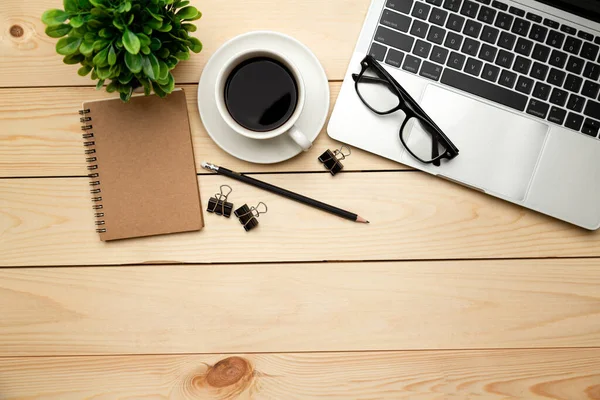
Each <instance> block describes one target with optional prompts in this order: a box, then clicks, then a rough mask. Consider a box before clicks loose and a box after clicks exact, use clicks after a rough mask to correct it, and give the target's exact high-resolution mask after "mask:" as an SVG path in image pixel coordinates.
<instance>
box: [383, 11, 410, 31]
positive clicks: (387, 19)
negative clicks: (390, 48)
mask: <svg viewBox="0 0 600 400" xmlns="http://www.w3.org/2000/svg"><path fill="white" fill-rule="evenodd" d="M411 22H412V20H411V19H410V18H409V17H407V16H406V15H403V14H398V13H396V12H393V11H390V10H384V11H383V15H382V16H381V21H379V23H380V24H381V25H385V26H389V27H390V28H394V29H397V30H399V31H401V32H408V29H409V28H410V23H411Z"/></svg>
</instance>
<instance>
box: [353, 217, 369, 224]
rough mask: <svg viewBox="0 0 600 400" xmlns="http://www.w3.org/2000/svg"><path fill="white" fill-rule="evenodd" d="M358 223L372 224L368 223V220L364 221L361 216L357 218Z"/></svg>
mask: <svg viewBox="0 0 600 400" xmlns="http://www.w3.org/2000/svg"><path fill="white" fill-rule="evenodd" d="M356 222H361V223H363V224H370V222H369V221H367V220H366V219H364V218H363V217H360V216H357V217H356Z"/></svg>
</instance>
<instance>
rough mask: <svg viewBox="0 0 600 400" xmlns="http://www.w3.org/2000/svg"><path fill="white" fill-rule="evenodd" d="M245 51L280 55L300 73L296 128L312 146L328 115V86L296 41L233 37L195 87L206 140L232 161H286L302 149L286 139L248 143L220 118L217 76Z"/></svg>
mask: <svg viewBox="0 0 600 400" xmlns="http://www.w3.org/2000/svg"><path fill="white" fill-rule="evenodd" d="M246 49H264V50H273V51H278V52H282V53H284V54H285V55H286V56H287V57H288V58H289V59H290V60H291V61H292V62H293V63H294V64H295V65H296V66H297V67H298V69H299V70H300V72H301V73H302V78H303V79H304V85H305V90H306V101H305V103H304V110H303V111H302V115H300V118H299V119H298V121H297V123H296V126H297V127H298V128H300V130H301V131H302V132H303V133H304V134H305V135H307V136H308V138H309V139H310V140H311V141H312V142H314V141H315V139H316V138H317V136H318V135H319V132H321V129H322V128H323V125H324V124H325V120H326V119H327V114H328V113H329V82H328V81H327V76H326V75H325V71H324V70H323V67H322V66H321V64H320V63H319V60H318V59H317V57H316V56H315V55H314V54H313V53H312V51H310V50H309V49H308V47H306V46H304V45H303V44H302V43H300V42H299V41H297V40H296V39H294V38H292V37H290V36H287V35H284V34H281V33H277V32H270V31H257V32H250V33H246V34H243V35H240V36H237V37H235V38H233V39H231V40H230V41H228V42H227V43H225V44H224V45H223V46H221V47H220V48H219V49H218V50H217V51H216V52H215V54H213V56H212V57H211V58H210V60H209V61H208V63H207V64H206V66H205V67H204V71H203V72H202V77H201V78H200V84H199V86H198V109H199V110H200V118H201V119H202V123H203V124H204V127H205V128H206V131H207V132H208V134H209V136H210V137H211V138H212V139H213V140H214V141H215V143H216V144H217V145H219V147H221V148H222V149H223V150H225V151H226V152H227V153H229V154H231V155H232V156H234V157H237V158H239V159H241V160H244V161H249V162H253V163H258V164H271V163H277V162H281V161H285V160H287V159H290V158H292V157H294V156H296V155H298V154H299V153H301V152H302V149H301V148H300V147H299V146H298V145H297V144H296V143H295V142H294V141H293V140H292V139H291V138H290V137H289V136H288V135H287V134H284V135H281V136H278V137H276V138H273V139H264V140H257V139H250V138H247V137H244V136H241V135H239V134H238V133H236V132H235V131H233V130H232V129H231V128H230V127H229V126H228V125H227V124H226V123H225V121H223V118H221V115H220V114H219V111H218V110H217V104H216V101H215V97H214V91H215V83H216V79H217V74H218V73H219V71H220V69H221V66H222V65H223V64H224V63H225V62H227V61H228V60H229V59H230V58H231V57H233V56H234V55H236V54H237V53H239V52H241V51H244V50H246Z"/></svg>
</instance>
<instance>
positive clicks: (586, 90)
mask: <svg viewBox="0 0 600 400" xmlns="http://www.w3.org/2000/svg"><path fill="white" fill-rule="evenodd" d="M599 91H600V85H599V84H597V83H596V82H592V81H585V82H584V84H583V89H581V94H582V95H584V96H586V97H590V98H592V99H596V97H597V96H598V92H599Z"/></svg>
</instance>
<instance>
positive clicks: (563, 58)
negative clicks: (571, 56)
mask: <svg viewBox="0 0 600 400" xmlns="http://www.w3.org/2000/svg"><path fill="white" fill-rule="evenodd" d="M567 57H568V55H567V53H563V52H562V51H558V50H552V55H551V56H550V61H548V62H549V63H550V65H552V66H553V67H557V68H562V67H564V66H565V64H566V63H567Z"/></svg>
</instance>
